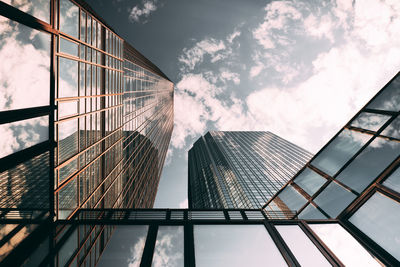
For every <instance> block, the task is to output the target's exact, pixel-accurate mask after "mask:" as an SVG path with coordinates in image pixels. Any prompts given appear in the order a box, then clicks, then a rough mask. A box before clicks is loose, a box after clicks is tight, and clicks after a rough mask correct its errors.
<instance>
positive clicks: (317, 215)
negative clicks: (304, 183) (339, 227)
mask: <svg viewBox="0 0 400 267" xmlns="http://www.w3.org/2000/svg"><path fill="white" fill-rule="evenodd" d="M298 217H299V218H300V219H303V220H310V219H311V220H312V219H326V216H325V215H324V214H322V212H320V211H319V210H318V209H317V208H316V207H314V206H313V205H311V204H308V206H307V207H306V208H305V209H304V210H303V211H302V212H301V213H300V214H299V216H298Z"/></svg>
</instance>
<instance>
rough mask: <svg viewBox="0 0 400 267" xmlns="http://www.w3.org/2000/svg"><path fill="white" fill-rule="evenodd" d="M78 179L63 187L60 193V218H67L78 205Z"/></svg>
mask: <svg viewBox="0 0 400 267" xmlns="http://www.w3.org/2000/svg"><path fill="white" fill-rule="evenodd" d="M76 181H77V179H74V180H72V181H71V182H69V183H68V184H66V185H65V186H64V187H63V188H61V190H60V192H59V194H58V218H59V219H66V218H67V217H68V216H69V215H70V214H71V212H72V211H74V210H75V208H76V207H77V205H78V200H77V196H78V192H77V185H76Z"/></svg>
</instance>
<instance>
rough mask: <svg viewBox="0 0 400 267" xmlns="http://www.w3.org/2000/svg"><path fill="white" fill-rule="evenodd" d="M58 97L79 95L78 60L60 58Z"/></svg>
mask: <svg viewBox="0 0 400 267" xmlns="http://www.w3.org/2000/svg"><path fill="white" fill-rule="evenodd" d="M59 64H60V65H59V66H60V67H59V69H60V77H59V86H58V91H59V92H58V97H73V96H78V61H75V60H70V59H67V58H62V57H60V58H59Z"/></svg>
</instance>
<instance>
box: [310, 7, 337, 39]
mask: <svg viewBox="0 0 400 267" xmlns="http://www.w3.org/2000/svg"><path fill="white" fill-rule="evenodd" d="M333 28H334V22H333V21H332V16H330V15H324V16H321V17H316V16H315V15H314V14H310V15H309V16H308V17H307V18H306V19H305V20H304V29H305V31H306V32H307V33H308V34H309V35H311V36H315V37H318V38H322V37H325V38H327V39H328V40H330V41H331V42H334V41H335V38H334V36H333V31H332V29H333Z"/></svg>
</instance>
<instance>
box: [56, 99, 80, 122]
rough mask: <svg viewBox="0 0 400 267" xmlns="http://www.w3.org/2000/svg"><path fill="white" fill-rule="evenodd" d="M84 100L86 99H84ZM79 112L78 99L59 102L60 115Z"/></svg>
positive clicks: (60, 116) (67, 115)
mask: <svg viewBox="0 0 400 267" xmlns="http://www.w3.org/2000/svg"><path fill="white" fill-rule="evenodd" d="M83 101H84V100H83ZM77 113H78V101H60V102H58V117H59V118H65V117H69V116H71V115H76V114H77Z"/></svg>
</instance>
